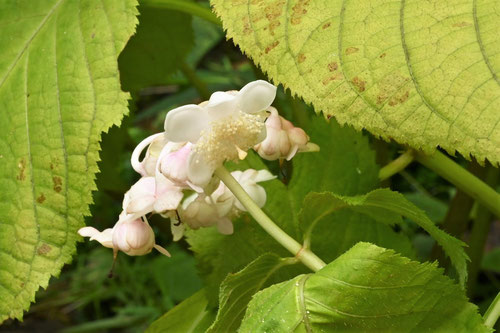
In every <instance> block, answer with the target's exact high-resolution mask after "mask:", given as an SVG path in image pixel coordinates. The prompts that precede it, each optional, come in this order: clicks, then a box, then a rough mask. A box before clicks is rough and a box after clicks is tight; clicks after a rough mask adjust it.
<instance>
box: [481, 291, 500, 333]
mask: <svg viewBox="0 0 500 333" xmlns="http://www.w3.org/2000/svg"><path fill="white" fill-rule="evenodd" d="M498 317H500V293H498V295H497V297H495V299H494V300H493V302H492V303H491V304H490V307H489V308H488V310H486V313H485V314H484V316H483V318H484V325H485V326H487V327H489V328H493V326H495V323H496V322H497V320H498Z"/></svg>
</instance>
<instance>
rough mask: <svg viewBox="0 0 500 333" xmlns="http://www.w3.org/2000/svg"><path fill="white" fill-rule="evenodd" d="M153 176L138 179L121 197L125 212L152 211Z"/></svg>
mask: <svg viewBox="0 0 500 333" xmlns="http://www.w3.org/2000/svg"><path fill="white" fill-rule="evenodd" d="M155 188H156V183H155V178H154V177H143V178H141V179H139V180H138V181H137V182H136V183H135V184H134V185H132V187H131V188H130V190H128V192H127V193H125V196H124V198H123V210H124V211H125V212H126V213H127V214H134V215H139V216H140V215H145V214H147V213H149V212H151V211H152V209H153V203H154V200H155Z"/></svg>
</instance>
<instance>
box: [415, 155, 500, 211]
mask: <svg viewBox="0 0 500 333" xmlns="http://www.w3.org/2000/svg"><path fill="white" fill-rule="evenodd" d="M415 158H416V160H417V161H418V162H420V163H422V164H423V165H425V166H426V167H428V168H429V169H431V170H433V171H434V172H436V173H437V174H438V175H440V176H441V177H443V178H444V179H446V180H448V181H449V182H450V183H452V184H453V185H455V186H456V187H457V188H459V189H461V190H462V191H464V192H465V193H467V194H468V195H470V196H471V197H472V198H474V199H475V200H477V201H479V202H480V203H481V204H482V205H483V206H484V207H486V208H487V209H489V210H490V211H491V212H492V213H493V214H495V215H496V216H498V217H500V194H499V193H498V192H496V191H495V190H494V189H492V188H491V187H490V186H488V185H487V184H485V183H484V182H483V181H482V180H480V179H479V178H477V177H476V176H474V175H473V174H471V173H470V172H468V171H467V170H466V169H464V168H462V167H461V166H460V165H458V164H457V163H455V162H454V161H453V160H451V159H450V158H448V157H446V156H445V155H444V154H442V153H441V152H439V151H436V152H435V153H434V154H432V155H425V154H424V153H422V152H415Z"/></svg>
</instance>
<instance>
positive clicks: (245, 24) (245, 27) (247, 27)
mask: <svg viewBox="0 0 500 333" xmlns="http://www.w3.org/2000/svg"><path fill="white" fill-rule="evenodd" d="M252 32H253V29H252V27H251V26H250V19H249V18H248V16H245V18H244V19H243V33H244V34H251V33H252Z"/></svg>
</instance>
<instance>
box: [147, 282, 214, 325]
mask: <svg viewBox="0 0 500 333" xmlns="http://www.w3.org/2000/svg"><path fill="white" fill-rule="evenodd" d="M207 304H208V302H207V298H206V297H205V290H203V289H202V290H200V291H198V292H197V293H195V294H194V295H193V296H191V297H189V298H188V299H186V300H184V301H183V302H182V303H180V304H179V305H177V306H176V307H175V308H173V309H172V310H170V311H168V312H167V313H165V314H164V315H163V316H161V317H160V318H159V319H157V320H156V321H155V322H153V323H152V324H151V326H149V328H148V329H147V330H146V332H147V333H155V332H183V333H197V332H199V333H201V332H205V331H206V329H207V328H208V327H209V326H210V324H211V323H212V321H213V319H214V317H215V315H214V314H213V313H212V312H211V311H209V310H207Z"/></svg>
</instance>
